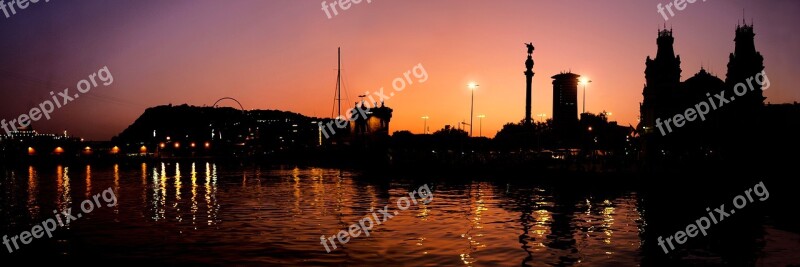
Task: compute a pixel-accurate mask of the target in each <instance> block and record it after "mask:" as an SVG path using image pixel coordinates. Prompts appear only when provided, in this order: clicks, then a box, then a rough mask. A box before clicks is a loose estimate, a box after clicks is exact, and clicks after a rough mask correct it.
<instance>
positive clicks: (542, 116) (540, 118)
mask: <svg viewBox="0 0 800 267" xmlns="http://www.w3.org/2000/svg"><path fill="white" fill-rule="evenodd" d="M536 116H538V117H539V120H541V121H542V122H544V117H545V116H547V114H545V113H539V114H536Z"/></svg>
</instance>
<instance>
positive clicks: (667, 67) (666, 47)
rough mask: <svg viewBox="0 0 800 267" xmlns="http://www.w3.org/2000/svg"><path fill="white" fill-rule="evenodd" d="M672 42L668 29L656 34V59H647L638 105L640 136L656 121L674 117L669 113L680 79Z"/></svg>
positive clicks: (648, 130)
mask: <svg viewBox="0 0 800 267" xmlns="http://www.w3.org/2000/svg"><path fill="white" fill-rule="evenodd" d="M674 42H675V39H674V38H673V37H672V30H671V29H670V30H667V29H663V30H659V31H658V38H657V39H656V44H657V45H658V52H657V53H656V57H655V59H651V58H650V57H649V56H648V57H647V60H646V62H645V64H646V69H645V71H644V73H645V80H646V84H645V86H644V90H643V92H642V95H643V96H644V100H643V101H642V104H641V105H640V116H641V118H640V119H641V121H640V122H639V130H640V131H641V132H642V133H644V134H648V133H652V132H653V131H654V128H655V121H656V118H662V119H663V118H667V117H671V115H670V114H674V112H672V109H673V106H674V103H675V102H674V100H676V97H677V96H676V93H677V92H678V88H679V87H680V79H681V57H680V56H676V55H675V49H674V48H673V43H674Z"/></svg>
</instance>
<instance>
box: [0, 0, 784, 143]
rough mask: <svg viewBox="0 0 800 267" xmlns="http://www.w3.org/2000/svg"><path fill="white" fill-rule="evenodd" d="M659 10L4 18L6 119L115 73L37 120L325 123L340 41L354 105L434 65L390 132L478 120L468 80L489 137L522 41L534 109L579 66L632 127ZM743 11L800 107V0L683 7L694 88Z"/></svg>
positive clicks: (505, 111) (184, 10)
mask: <svg viewBox="0 0 800 267" xmlns="http://www.w3.org/2000/svg"><path fill="white" fill-rule="evenodd" d="M5 2H6V3H7V2H8V1H5ZM658 3H663V4H666V3H668V1H642V0H620V1H455V0H453V1H445V0H441V1H390V0H373V2H372V3H366V2H362V3H360V4H357V5H353V6H351V7H350V8H349V9H348V10H344V11H342V10H339V15H337V16H335V17H333V18H332V19H328V18H327V16H326V14H325V12H324V11H322V9H321V1H311V0H308V1H306V0H263V1H250V0H237V1H202V0H194V1H142V0H138V1H95V0H81V1H50V2H47V3H46V2H44V1H40V2H39V3H36V4H30V6H28V7H27V8H26V9H24V10H17V14H15V15H13V16H11V17H10V18H5V17H4V16H3V15H2V13H0V36H2V38H1V39H0V44H2V49H0V58H2V62H3V64H2V66H0V99H2V105H0V119H6V120H10V119H14V118H16V117H18V116H19V114H22V113H28V111H29V110H30V109H31V108H33V107H36V106H38V105H39V103H41V102H42V101H44V100H47V99H50V91H56V92H61V91H63V89H64V88H70V92H72V93H76V92H77V91H76V89H75V87H76V83H77V82H78V81H80V80H82V79H85V78H87V76H88V75H90V74H92V73H94V72H96V71H97V70H98V69H100V68H102V67H103V66H108V68H109V70H110V72H111V73H112V75H113V77H114V82H113V84H111V85H110V86H108V87H104V86H100V87H97V88H94V89H92V90H91V91H89V92H88V93H86V94H83V95H81V97H80V98H79V99H76V100H75V101H73V102H71V103H69V104H68V105H67V106H64V107H63V108H60V109H57V110H55V111H54V112H53V114H52V115H51V116H52V119H51V120H49V121H44V120H43V121H39V122H36V123H35V124H34V126H35V127H36V128H37V129H39V130H40V132H62V131H63V130H68V131H69V132H70V133H72V134H75V135H78V136H82V137H86V138H89V139H96V140H104V139H108V138H110V137H112V136H113V135H116V134H118V133H119V132H121V131H122V130H123V129H124V128H125V127H127V126H128V125H129V124H131V123H132V122H133V121H134V120H135V119H136V118H137V117H138V116H139V115H140V114H141V113H142V112H143V111H144V109H145V108H147V107H150V106H155V105H163V104H169V103H172V104H183V103H188V104H191V105H199V106H202V105H211V104H213V103H214V102H215V101H216V100H217V99H219V98H221V97H233V98H236V99H238V100H239V101H241V102H242V103H243V104H244V105H245V108H246V109H281V110H289V111H294V112H299V113H302V114H305V115H309V116H321V117H323V116H324V117H329V116H331V112H332V105H333V103H332V99H333V93H334V92H333V91H334V88H335V81H336V70H335V68H336V48H337V47H339V46H341V47H342V53H343V57H344V58H343V68H344V71H343V74H344V86H345V89H346V93H347V95H345V96H349V98H348V99H349V101H345V106H349V105H352V103H353V102H355V101H357V95H359V94H362V93H364V92H365V91H369V92H373V91H376V90H377V89H378V88H380V87H384V88H385V89H386V90H387V93H388V91H392V89H391V87H392V81H393V80H394V79H395V78H397V77H401V76H402V75H403V73H404V72H406V71H408V70H410V69H411V68H412V67H413V66H415V65H417V64H422V65H423V66H424V69H425V71H426V73H427V74H428V77H429V79H428V80H427V81H425V82H424V83H419V82H417V83H414V84H412V85H409V86H408V87H407V88H406V89H405V90H403V91H402V92H397V93H396V95H395V96H393V97H391V98H390V99H389V100H387V101H386V104H387V105H388V106H391V107H392V108H394V109H395V113H394V117H393V121H392V125H391V127H392V129H391V130H392V131H395V130H411V131H412V132H417V133H419V132H422V125H423V121H422V119H420V117H422V116H425V115H427V116H429V117H430V120H429V121H428V125H429V127H430V128H431V130H436V129H440V128H441V127H443V125H445V124H450V125H453V124H456V123H457V122H460V121H462V120H466V121H469V104H470V102H469V101H470V98H469V97H470V96H469V93H470V92H469V90H468V89H467V87H466V84H467V83H468V82H470V81H475V82H477V83H479V84H480V85H481V86H480V88H479V89H478V90H477V91H476V92H475V113H476V115H477V114H485V115H486V119H484V120H483V134H484V135H488V136H493V135H494V134H495V133H496V131H497V130H499V129H500V127H501V126H502V125H503V124H505V123H507V122H517V121H519V120H520V119H522V117H523V115H524V104H525V103H524V102H523V101H524V96H525V93H524V86H525V81H524V75H523V71H524V60H525V52H526V50H525V46H524V45H523V43H524V42H533V43H534V45H535V46H536V51H535V52H534V60H535V61H536V66H535V67H534V72H536V76H535V77H534V94H533V98H534V101H533V113H534V115H535V114H540V113H546V114H547V116H548V117H549V116H550V115H551V114H552V107H551V102H552V100H551V97H552V85H551V79H550V76H552V75H554V74H557V73H558V72H560V71H566V70H572V71H573V72H575V73H578V74H581V75H586V76H588V77H590V78H591V79H592V80H593V83H592V84H591V85H590V86H589V89H588V95H587V105H586V108H587V111H589V112H595V113H596V112H600V111H602V110H606V111H609V112H612V113H613V115H612V116H611V119H612V120H617V121H619V122H620V123H621V124H623V125H627V124H633V125H635V124H636V118H637V116H638V105H639V102H640V101H641V100H642V96H641V91H642V87H643V84H644V67H645V66H644V62H645V58H646V57H647V56H648V55H650V56H654V55H655V50H656V44H655V38H656V33H657V30H658V27H659V25H663V24H664V23H665V21H664V18H663V17H662V16H661V15H660V14H658V13H657V12H656V5H657V4H658ZM743 9H744V10H745V12H746V15H745V16H746V17H747V20H748V22H749V21H750V19H753V20H754V21H755V29H756V33H757V35H756V47H757V49H758V50H759V51H760V52H761V53H762V54H763V55H764V58H765V65H766V71H767V74H768V76H769V77H770V80H771V85H772V87H771V88H770V89H769V90H768V91H766V92H765V95H766V96H767V97H768V99H767V101H768V102H772V103H782V102H792V101H796V100H797V99H800V91H798V90H796V89H792V88H793V86H794V81H792V80H791V79H792V77H793V76H794V75H796V73H797V72H798V70H800V50H798V47H800V37H798V35H797V34H796V32H797V30H798V29H797V25H800V16H798V14H800V2H799V1H793V0H774V1H763V0H762V1H729V0H725V1H723V0H708V1H705V2H702V1H698V2H696V3H694V4H689V5H688V6H687V7H686V9H685V10H683V11H677V13H676V14H675V17H672V18H670V19H669V21H667V22H666V24H667V26H668V27H672V28H673V29H674V31H675V37H676V44H675V49H676V52H677V53H678V54H680V55H681V58H682V60H683V65H682V68H683V78H682V79H686V78H689V77H691V76H692V75H694V73H696V72H697V71H698V70H699V69H700V66H701V65H704V66H705V67H706V69H708V70H710V71H711V72H712V73H715V74H716V75H717V76H719V77H720V78H723V79H724V76H725V72H726V68H725V65H726V64H727V62H728V55H729V53H731V52H732V51H733V38H734V29H735V26H736V24H737V21H741V19H742V11H743ZM231 104H232V103H230V102H225V105H231ZM536 119H537V120H539V118H538V117H537V118H536ZM475 123H477V120H476V122H475ZM477 126H478V125H476V131H477ZM476 135H477V133H476Z"/></svg>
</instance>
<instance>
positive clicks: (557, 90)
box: [552, 72, 580, 134]
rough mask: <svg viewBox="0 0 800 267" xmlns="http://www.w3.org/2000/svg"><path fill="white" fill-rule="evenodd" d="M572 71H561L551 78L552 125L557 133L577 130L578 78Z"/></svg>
mask: <svg viewBox="0 0 800 267" xmlns="http://www.w3.org/2000/svg"><path fill="white" fill-rule="evenodd" d="M579 77H580V75H577V74H574V73H572V72H562V73H560V74H557V75H554V76H553V77H552V78H553V127H554V130H555V131H556V133H557V134H568V133H571V132H574V131H577V130H578V129H577V127H578V78H579Z"/></svg>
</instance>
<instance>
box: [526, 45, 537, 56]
mask: <svg viewBox="0 0 800 267" xmlns="http://www.w3.org/2000/svg"><path fill="white" fill-rule="evenodd" d="M525 46H527V47H528V56H529V57H530V56H531V54H533V50H534V49H536V48H534V47H533V42H531V43H525Z"/></svg>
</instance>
